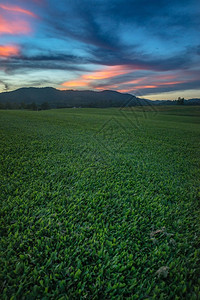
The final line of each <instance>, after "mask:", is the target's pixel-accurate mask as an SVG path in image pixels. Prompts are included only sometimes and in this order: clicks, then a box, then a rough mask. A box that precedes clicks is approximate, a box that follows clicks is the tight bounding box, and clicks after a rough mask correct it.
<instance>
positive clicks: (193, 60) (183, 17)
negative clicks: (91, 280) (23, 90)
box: [0, 0, 200, 100]
mask: <svg viewBox="0 0 200 300" xmlns="http://www.w3.org/2000/svg"><path fill="white" fill-rule="evenodd" d="M29 86H35V87H45V86H52V87H55V88H57V89H78V90H83V89H84V90H85V89H86V90H97V91H101V90H116V91H119V92H127V93H131V94H134V95H136V96H139V97H143V98H148V99H152V100H156V99H177V97H179V96H181V97H185V98H186V99H187V98H195V97H198V98H200V2H199V0H151V1H150V0H129V1H127V0H58V1H55V0H10V1H9V0H7V1H0V92H4V91H10V90H14V89H17V88H20V87H29Z"/></svg>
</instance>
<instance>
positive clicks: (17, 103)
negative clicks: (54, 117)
mask: <svg viewBox="0 0 200 300" xmlns="http://www.w3.org/2000/svg"><path fill="white" fill-rule="evenodd" d="M44 103H48V105H47V106H48V108H64V107H99V108H105V107H130V106H144V105H175V104H177V102H176V101H170V100H157V101H151V100H148V99H140V98H137V97H135V96H133V95H131V94H124V93H119V92H116V91H110V90H105V91H101V92H97V91H77V90H64V91H61V90H57V89H54V88H52V87H45V88H32V87H31V88H20V89H18V90H15V91H11V92H4V93H0V108H19V107H20V108H22V107H26V108H30V107H31V105H32V107H34V105H35V107H42V105H44ZM33 104H34V105H33ZM184 104H186V105H200V99H190V100H185V102H184ZM47 106H46V107H47Z"/></svg>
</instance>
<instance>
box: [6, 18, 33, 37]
mask: <svg viewBox="0 0 200 300" xmlns="http://www.w3.org/2000/svg"><path fill="white" fill-rule="evenodd" d="M31 31H32V30H31V27H30V25H29V23H28V22H27V21H23V20H20V19H15V20H9V19H5V18H4V17H2V16H0V35H2V34H12V35H18V34H28V33H30V32H31Z"/></svg>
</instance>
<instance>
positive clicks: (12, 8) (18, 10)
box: [0, 4, 37, 18]
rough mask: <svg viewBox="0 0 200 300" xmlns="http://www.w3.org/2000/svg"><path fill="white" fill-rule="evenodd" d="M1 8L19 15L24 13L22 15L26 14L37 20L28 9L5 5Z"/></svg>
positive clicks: (0, 5)
mask: <svg viewBox="0 0 200 300" xmlns="http://www.w3.org/2000/svg"><path fill="white" fill-rule="evenodd" d="M0 8H1V9H3V10H6V11H11V12H17V13H22V14H26V15H29V16H31V17H34V18H36V17H37V16H36V15H35V14H34V13H33V12H31V11H30V10H27V9H23V8H21V7H19V6H13V5H4V4H0Z"/></svg>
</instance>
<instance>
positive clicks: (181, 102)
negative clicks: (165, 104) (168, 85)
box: [177, 97, 185, 105]
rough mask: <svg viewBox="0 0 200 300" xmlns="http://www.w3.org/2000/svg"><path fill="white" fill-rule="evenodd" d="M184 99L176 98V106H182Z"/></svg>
mask: <svg viewBox="0 0 200 300" xmlns="http://www.w3.org/2000/svg"><path fill="white" fill-rule="evenodd" d="M184 100H185V99H184V98H181V97H178V100H177V104H178V105H183V104H184Z"/></svg>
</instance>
